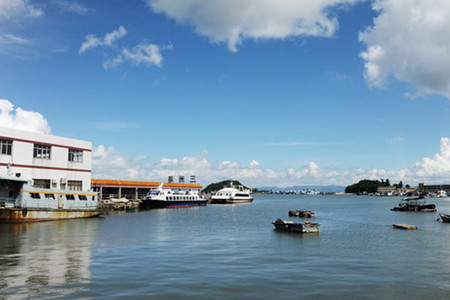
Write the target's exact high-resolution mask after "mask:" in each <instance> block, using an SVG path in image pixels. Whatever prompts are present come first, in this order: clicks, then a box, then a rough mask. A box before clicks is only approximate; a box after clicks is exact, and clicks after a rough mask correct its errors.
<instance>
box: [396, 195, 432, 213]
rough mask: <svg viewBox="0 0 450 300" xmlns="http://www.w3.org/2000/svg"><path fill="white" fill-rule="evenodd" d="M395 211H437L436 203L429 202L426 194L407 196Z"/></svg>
mask: <svg viewBox="0 0 450 300" xmlns="http://www.w3.org/2000/svg"><path fill="white" fill-rule="evenodd" d="M391 210H393V211H416V212H435V211H436V205H434V204H427V203H426V201H425V197H424V196H415V197H405V198H403V199H402V202H400V203H399V204H398V206H396V207H394V208H391Z"/></svg>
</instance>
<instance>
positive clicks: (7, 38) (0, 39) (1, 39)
mask: <svg viewBox="0 0 450 300" xmlns="http://www.w3.org/2000/svg"><path fill="white" fill-rule="evenodd" d="M0 43H2V44H18V45H27V44H30V43H31V42H30V41H29V40H28V39H26V38H23V37H21V36H17V35H14V34H4V35H0Z"/></svg>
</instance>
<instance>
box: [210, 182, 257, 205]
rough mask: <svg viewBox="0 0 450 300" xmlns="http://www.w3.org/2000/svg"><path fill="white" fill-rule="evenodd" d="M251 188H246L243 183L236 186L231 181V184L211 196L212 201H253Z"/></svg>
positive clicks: (230, 202)
mask: <svg viewBox="0 0 450 300" xmlns="http://www.w3.org/2000/svg"><path fill="white" fill-rule="evenodd" d="M252 201H253V197H252V196H251V190H249V189H246V188H244V187H243V186H242V185H238V186H235V185H233V183H232V182H231V184H230V186H228V187H224V188H223V189H220V190H218V191H217V193H216V194H215V195H213V196H212V197H211V203H227V204H234V203H248V202H252Z"/></svg>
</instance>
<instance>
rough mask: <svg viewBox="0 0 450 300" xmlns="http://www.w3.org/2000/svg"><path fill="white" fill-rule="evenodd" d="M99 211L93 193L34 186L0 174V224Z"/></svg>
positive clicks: (97, 213)
mask: <svg viewBox="0 0 450 300" xmlns="http://www.w3.org/2000/svg"><path fill="white" fill-rule="evenodd" d="M101 213H102V211H101V210H99V209H98V197H97V194H96V193H93V192H82V191H72V190H56V189H41V188H35V187H32V186H31V185H30V184H28V181H26V180H22V179H19V178H15V177H12V176H8V175H0V223H22V222H39V221H52V220H65V219H79V218H89V217H96V216H99V215H100V214H101Z"/></svg>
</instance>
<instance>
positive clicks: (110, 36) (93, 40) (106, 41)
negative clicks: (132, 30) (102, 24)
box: [78, 26, 127, 54]
mask: <svg viewBox="0 0 450 300" xmlns="http://www.w3.org/2000/svg"><path fill="white" fill-rule="evenodd" d="M126 34H127V30H126V29H125V28H124V27H123V26H119V28H118V29H117V30H113V31H112V32H109V33H107V34H105V36H104V37H102V38H98V37H96V36H95V35H93V34H88V35H87V36H86V37H85V38H84V40H85V41H84V42H83V43H82V44H81V47H80V49H79V50H78V53H80V54H81V53H84V52H86V50H88V49H90V48H96V47H99V46H108V47H111V46H112V45H113V44H114V43H115V42H116V41H117V40H118V39H120V38H122V37H124V36H125V35H126Z"/></svg>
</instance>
